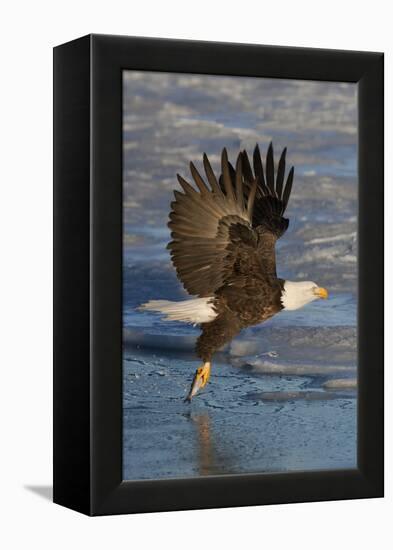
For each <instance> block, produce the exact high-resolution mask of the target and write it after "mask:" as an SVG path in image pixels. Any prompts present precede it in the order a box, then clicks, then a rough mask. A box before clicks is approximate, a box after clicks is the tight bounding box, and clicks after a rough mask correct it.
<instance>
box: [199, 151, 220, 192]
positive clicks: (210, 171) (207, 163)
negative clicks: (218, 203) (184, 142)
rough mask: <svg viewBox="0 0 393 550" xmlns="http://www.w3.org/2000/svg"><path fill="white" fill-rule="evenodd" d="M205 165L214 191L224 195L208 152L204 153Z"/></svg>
mask: <svg viewBox="0 0 393 550" xmlns="http://www.w3.org/2000/svg"><path fill="white" fill-rule="evenodd" d="M203 166H204V168H205V172H206V177H207V180H208V182H209V183H210V187H211V189H212V191H213V193H217V194H218V195H222V191H221V187H220V186H219V185H218V181H217V178H216V176H215V174H214V172H213V169H212V167H211V164H210V161H209V159H208V158H207V155H206V153H203Z"/></svg>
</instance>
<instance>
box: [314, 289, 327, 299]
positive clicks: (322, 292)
mask: <svg viewBox="0 0 393 550" xmlns="http://www.w3.org/2000/svg"><path fill="white" fill-rule="evenodd" d="M314 292H315V294H316V295H317V296H318V298H323V299H324V300H326V298H327V297H328V296H329V293H328V291H327V290H326V288H322V287H321V286H320V287H318V288H316V289H315V290H314Z"/></svg>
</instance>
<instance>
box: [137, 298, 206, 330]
mask: <svg viewBox="0 0 393 550" xmlns="http://www.w3.org/2000/svg"><path fill="white" fill-rule="evenodd" d="M213 300H214V299H213V298H193V299H192V300H183V301H182V302H170V301H169V300H150V301H149V302H146V303H145V304H142V305H141V306H139V308H138V309H141V310H149V311H157V312H160V313H163V314H164V315H165V319H167V320H168V321H182V322H183V323H194V324H197V323H209V322H210V321H213V319H215V318H216V317H217V312H216V311H215V310H214V307H213Z"/></svg>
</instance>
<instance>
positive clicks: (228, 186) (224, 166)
mask: <svg viewBox="0 0 393 550" xmlns="http://www.w3.org/2000/svg"><path fill="white" fill-rule="evenodd" d="M221 171H222V179H223V182H224V187H225V192H226V195H227V198H228V199H230V200H231V199H232V200H233V202H235V196H234V194H233V187H232V180H231V175H230V172H229V166H228V153H227V150H226V148H225V147H224V149H223V150H222V154H221Z"/></svg>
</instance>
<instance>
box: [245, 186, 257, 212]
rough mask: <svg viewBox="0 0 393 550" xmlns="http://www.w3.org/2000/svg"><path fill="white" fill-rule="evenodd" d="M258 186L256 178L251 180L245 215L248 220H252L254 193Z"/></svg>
mask: <svg viewBox="0 0 393 550" xmlns="http://www.w3.org/2000/svg"><path fill="white" fill-rule="evenodd" d="M257 187H258V178H255V180H254V181H253V182H252V185H251V188H250V192H249V194H248V201H247V215H248V218H249V219H250V220H252V211H253V208H254V200H255V194H256V192H257Z"/></svg>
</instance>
